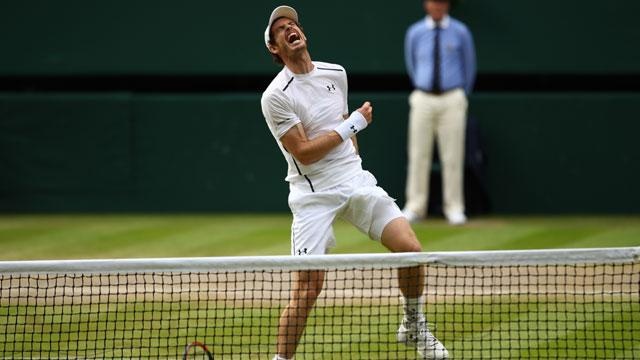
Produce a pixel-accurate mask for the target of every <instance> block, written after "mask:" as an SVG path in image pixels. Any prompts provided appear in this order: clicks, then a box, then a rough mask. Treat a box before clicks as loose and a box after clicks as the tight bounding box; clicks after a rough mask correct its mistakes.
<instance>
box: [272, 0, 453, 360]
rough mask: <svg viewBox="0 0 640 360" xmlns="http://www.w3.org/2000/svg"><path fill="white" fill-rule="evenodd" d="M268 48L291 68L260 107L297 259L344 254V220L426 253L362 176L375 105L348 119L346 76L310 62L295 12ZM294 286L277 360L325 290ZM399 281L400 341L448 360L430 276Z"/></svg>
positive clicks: (318, 284) (406, 274)
mask: <svg viewBox="0 0 640 360" xmlns="http://www.w3.org/2000/svg"><path fill="white" fill-rule="evenodd" d="M264 41H265V45H266V46H267V49H268V50H269V52H270V53H271V55H272V56H273V58H274V60H275V62H276V63H278V64H279V65H283V68H282V70H281V71H280V72H279V73H278V75H276V77H275V78H274V79H273V81H272V82H271V84H270V85H269V86H268V87H267V89H266V90H265V91H264V93H263V95H262V100H261V105H262V113H263V115H264V117H265V119H266V121H267V125H268V126H269V129H270V130H271V133H272V134H273V137H274V138H275V140H276V143H277V144H278V146H279V148H280V150H281V151H282V154H283V155H284V157H285V159H286V161H287V163H288V172H287V176H286V181H288V182H289V207H290V208H291V212H292V213H293V224H292V226H291V253H292V254H293V255H295V256H298V255H310V254H314V255H315V254H326V253H327V252H328V250H329V248H331V247H333V246H335V236H334V233H333V222H334V221H335V220H336V218H341V219H344V220H346V221H348V222H350V223H351V224H353V225H354V226H356V227H357V228H358V229H359V230H360V231H362V232H363V233H365V234H367V235H368V236H369V237H370V238H371V239H373V240H375V241H380V242H381V243H382V245H384V246H385V247H387V248H388V249H389V250H391V251H393V252H417V251H421V250H422V249H421V246H420V243H419V242H418V239H417V238H416V235H415V233H414V232H413V230H412V229H411V226H410V225H409V222H408V221H407V219H406V218H404V216H403V214H402V212H401V211H400V209H399V208H398V206H397V205H396V203H395V200H394V199H392V198H391V197H389V196H388V195H387V193H386V192H385V191H384V190H383V189H382V188H381V187H379V186H377V181H376V178H375V177H374V176H373V175H372V174H371V173H369V172H368V171H365V170H363V169H362V166H361V159H360V156H359V154H358V146H357V141H356V134H357V133H359V132H361V131H363V130H364V129H366V127H367V126H368V125H369V124H371V121H372V119H373V118H372V113H373V107H372V105H371V103H369V102H365V103H364V104H362V106H361V107H360V108H358V109H357V110H356V111H354V112H352V113H351V114H349V111H348V106H347V74H346V71H345V69H344V68H343V67H342V66H340V65H336V64H330V63H324V62H318V61H312V60H311V56H310V54H309V51H308V49H307V38H306V36H305V34H304V31H303V29H302V26H300V22H299V19H298V13H297V12H296V10H295V9H293V8H291V7H289V6H279V7H277V8H276V9H274V10H273V12H272V13H271V16H270V17H269V22H268V24H267V28H266V29H265V33H264ZM295 276H296V279H295V283H294V285H293V289H292V294H291V299H290V301H289V304H288V305H287V307H286V308H285V309H284V311H283V313H282V315H281V317H280V322H279V326H278V339H277V349H276V351H277V353H276V355H275V357H274V359H275V360H282V359H293V356H294V354H295V351H296V347H297V345H298V342H299V340H300V337H301V336H302V333H303V332H304V327H305V323H306V321H307V317H308V315H309V312H310V311H311V309H312V307H313V305H314V303H315V301H316V299H317V297H318V296H319V294H320V292H321V290H322V285H323V281H324V272H323V271H300V272H297V273H296V274H295ZM398 279H399V287H400V291H401V293H402V294H403V309H404V317H403V319H402V322H401V324H400V327H399V329H398V333H397V338H398V341H400V342H403V343H406V344H407V345H410V346H415V347H416V348H417V351H418V353H419V354H420V356H421V357H422V358H423V359H446V358H448V352H447V350H446V349H445V348H444V346H443V345H442V344H441V343H440V342H439V341H438V340H437V339H436V338H435V337H434V336H433V335H432V334H431V332H430V331H429V329H428V328H427V325H426V320H425V317H424V314H423V304H424V297H423V294H422V293H423V290H424V269H423V268H422V267H421V266H418V267H412V268H405V269H401V270H399V272H398Z"/></svg>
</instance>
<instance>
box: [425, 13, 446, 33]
mask: <svg viewBox="0 0 640 360" xmlns="http://www.w3.org/2000/svg"><path fill="white" fill-rule="evenodd" d="M449 23H451V17H449V15H445V16H444V17H443V18H442V20H440V28H441V29H446V28H448V27H449ZM435 27H436V22H435V21H433V19H432V18H431V16H427V28H428V29H429V30H433V29H435Z"/></svg>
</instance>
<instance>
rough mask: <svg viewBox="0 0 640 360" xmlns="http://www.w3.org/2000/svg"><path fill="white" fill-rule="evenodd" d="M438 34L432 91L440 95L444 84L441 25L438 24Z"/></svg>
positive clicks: (435, 38) (436, 35)
mask: <svg viewBox="0 0 640 360" xmlns="http://www.w3.org/2000/svg"><path fill="white" fill-rule="evenodd" d="M434 30H435V32H436V34H435V37H434V40H433V85H432V86H431V91H433V92H434V93H440V92H441V91H442V84H440V24H439V23H436V27H435V28H434Z"/></svg>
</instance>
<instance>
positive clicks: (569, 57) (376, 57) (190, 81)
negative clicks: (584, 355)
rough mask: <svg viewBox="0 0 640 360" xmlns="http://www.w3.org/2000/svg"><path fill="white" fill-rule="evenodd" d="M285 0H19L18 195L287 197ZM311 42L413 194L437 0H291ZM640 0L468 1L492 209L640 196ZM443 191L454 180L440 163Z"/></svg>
mask: <svg viewBox="0 0 640 360" xmlns="http://www.w3.org/2000/svg"><path fill="white" fill-rule="evenodd" d="M281 3H282V2H281V1H248V2H247V1H243V2H219V1H202V0H185V1H181V2H175V1H159V0H153V1H151V0H127V1H123V0H112V1H101V2H94V1H79V0H65V1H29V0H25V1H4V2H3V3H2V4H1V5H0V44H2V50H1V54H2V55H1V56H0V212H3V213H33V212H38V213H68V212H88V213H101V212H214V213H215V212H241V213H244V212H247V213H249V212H286V211H287V210H288V207H287V202H286V199H287V193H288V188H287V185H286V183H285V182H284V180H283V179H284V176H285V171H286V163H285V161H284V160H283V159H282V155H281V154H280V152H279V151H278V149H277V147H276V145H275V143H274V141H273V138H272V137H271V135H270V133H269V131H268V129H267V126H266V124H265V121H264V119H263V117H262V114H261V110H260V103H259V99H260V96H261V93H262V91H263V90H264V88H265V87H266V86H267V85H268V83H269V82H270V80H271V78H272V77H273V76H274V75H275V74H276V73H277V72H278V71H279V68H278V67H277V66H276V65H275V64H273V63H272V60H271V57H270V56H269V54H268V53H267V50H266V49H265V46H264V43H263V32H264V27H265V26H266V23H267V19H268V16H269V14H270V12H271V10H272V9H273V8H274V7H275V6H277V5H280V4H281ZM288 4H289V5H292V6H294V7H295V8H296V9H297V10H298V11H299V13H300V16H301V22H302V25H303V26H304V28H305V31H306V33H307V35H308V38H309V41H310V43H309V46H310V52H311V55H312V58H313V59H315V60H321V61H327V62H336V63H339V64H342V65H343V66H344V67H345V68H346V69H347V71H348V74H349V79H350V107H351V108H352V109H353V108H355V107H356V105H359V104H360V103H361V102H362V101H364V100H370V101H372V103H373V104H374V106H375V119H376V120H375V123H374V126H372V127H371V128H370V129H367V131H366V133H364V134H363V136H360V137H359V143H360V148H361V152H362V153H363V159H364V166H365V168H367V169H369V170H371V171H372V172H373V173H374V174H375V175H376V177H377V178H378V180H379V183H380V184H381V185H382V186H383V187H384V188H385V189H386V190H387V192H389V194H391V196H393V197H395V198H397V199H398V202H399V204H403V203H404V183H405V175H406V132H407V119H408V110H409V106H408V103H407V97H408V95H409V93H410V92H411V90H412V87H411V84H410V81H409V79H408V77H407V75H406V72H405V67H404V60H403V41H404V34H405V31H406V29H407V27H408V26H409V25H410V24H411V23H413V22H415V21H417V20H418V19H420V18H421V17H423V16H424V12H423V10H422V4H421V1H420V0H412V1H394V2H389V1H383V0H373V1H372V0H370V1H353V0H351V1H346V2H345V1H337V0H326V1H322V2H317V1H314V2H312V1H289V2H288ZM638 13H640V2H638V1H633V0H620V1H616V2H612V3H607V2H602V1H595V0H582V1H575V0H564V1H558V2H540V1H533V0H519V1H509V0H462V1H458V2H457V3H456V4H454V7H453V10H452V15H453V16H454V17H457V18H459V19H460V20H462V21H463V22H465V23H466V24H467V25H468V26H469V28H470V30H471V32H472V34H473V36H474V39H475V45H476V51H477V55H478V79H477V82H476V86H475V91H474V93H473V94H472V95H471V98H470V116H471V118H472V120H470V124H471V126H470V127H469V130H468V154H467V155H468V157H467V170H466V198H467V208H468V213H469V214H470V215H471V216H473V215H474V214H637V213H640V190H638V186H639V185H640V150H639V149H638V140H637V137H638V134H640V46H638V44H640V26H638V25H637V21H636V18H637V14H638ZM433 171H434V175H437V176H433V181H432V185H433V187H434V191H433V192H432V196H431V197H430V198H431V201H432V202H433V203H432V204H431V208H432V211H433V212H435V213H437V211H438V206H439V204H438V202H439V201H440V195H439V193H437V191H439V190H438V187H439V181H438V179H439V174H438V171H439V169H438V167H437V166H436V167H435V168H434V170H433Z"/></svg>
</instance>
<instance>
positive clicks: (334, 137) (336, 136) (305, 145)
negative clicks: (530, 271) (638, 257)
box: [280, 101, 373, 165]
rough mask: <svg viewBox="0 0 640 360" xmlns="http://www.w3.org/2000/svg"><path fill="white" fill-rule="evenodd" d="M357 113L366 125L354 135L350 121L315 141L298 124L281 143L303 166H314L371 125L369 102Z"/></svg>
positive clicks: (286, 134)
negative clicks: (350, 127)
mask: <svg viewBox="0 0 640 360" xmlns="http://www.w3.org/2000/svg"><path fill="white" fill-rule="evenodd" d="M356 111H357V112H358V113H359V114H360V115H356V116H362V117H363V118H364V119H365V121H366V124H360V127H361V128H359V129H356V130H354V131H353V134H351V133H350V132H351V131H352V130H350V129H349V126H350V124H351V123H350V122H349V121H350V120H349V119H347V120H345V123H344V124H341V126H339V128H340V127H341V128H340V129H339V128H336V130H334V131H330V132H328V133H326V134H322V135H320V136H318V137H316V138H314V139H309V138H308V137H307V134H306V133H305V131H304V128H303V127H302V124H300V123H298V124H296V125H295V126H294V127H292V128H291V129H289V130H288V131H287V132H286V133H285V134H284V135H282V137H280V142H282V145H283V146H284V148H285V149H287V151H288V152H289V153H290V154H291V155H293V156H294V157H295V158H296V159H297V160H298V161H300V162H301V163H302V164H303V165H310V164H313V163H315V162H317V161H319V160H321V159H322V158H323V157H325V156H326V155H327V154H328V153H329V152H330V151H331V150H333V149H334V148H335V147H336V146H338V145H340V144H341V143H342V142H343V141H345V140H349V138H351V136H353V135H355V134H356V133H357V132H358V131H359V130H361V129H363V128H364V127H366V125H368V124H370V123H371V121H372V119H373V117H372V113H373V107H372V106H371V104H370V103H369V102H368V101H367V102H365V103H364V104H363V105H362V106H361V107H360V108H359V109H358V110H356ZM352 116H354V115H352Z"/></svg>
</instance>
